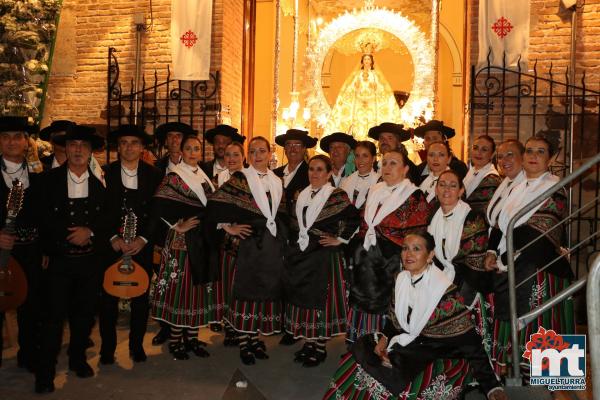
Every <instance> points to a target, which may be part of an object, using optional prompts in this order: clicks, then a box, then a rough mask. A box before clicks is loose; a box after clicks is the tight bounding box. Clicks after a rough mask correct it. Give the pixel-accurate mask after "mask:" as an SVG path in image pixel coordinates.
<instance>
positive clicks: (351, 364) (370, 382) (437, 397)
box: [323, 353, 471, 400]
mask: <svg viewBox="0 0 600 400" xmlns="http://www.w3.org/2000/svg"><path fill="white" fill-rule="evenodd" d="M470 381H471V377H470V374H469V363H468V362H466V361H465V360H436V361H434V362H432V363H430V364H428V365H427V367H426V368H425V370H424V371H422V372H421V373H419V374H418V375H417V376H416V377H415V378H414V379H413V380H412V381H411V383H410V384H409V385H408V386H407V388H406V390H404V391H403V392H402V393H401V394H400V395H399V396H394V395H393V394H392V393H390V392H389V391H388V390H387V389H386V388H385V387H384V386H383V385H382V384H381V383H379V382H378V381H377V380H376V379H374V378H373V377H372V376H371V375H369V374H368V373H367V372H366V371H365V370H364V369H363V368H362V367H361V366H360V365H359V364H358V363H357V362H356V360H355V359H354V356H353V355H352V354H351V353H348V354H346V355H345V356H344V357H343V358H342V360H341V362H340V365H339V367H338V369H337V371H336V372H335V374H334V375H333V378H332V379H331V383H330V386H329V390H328V391H327V393H325V396H324V397H323V399H324V400H330V399H331V400H333V399H336V400H363V399H377V400H417V399H419V400H420V399H431V400H441V399H444V400H450V399H458V398H460V396H461V393H462V391H463V388H464V386H465V385H466V384H467V383H468V382H470Z"/></svg>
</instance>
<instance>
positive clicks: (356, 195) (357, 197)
mask: <svg viewBox="0 0 600 400" xmlns="http://www.w3.org/2000/svg"><path fill="white" fill-rule="evenodd" d="M376 157H377V148H376V147H375V145H374V144H373V142H369V141H368V140H364V141H361V142H357V143H356V146H355V147H354V164H355V165H356V171H354V172H353V173H352V174H351V175H350V176H349V177H347V178H345V179H344V180H342V183H341V185H340V187H341V188H342V189H344V190H345V191H346V194H348V197H349V198H350V202H352V204H354V207H356V208H357V209H359V210H360V209H361V207H362V206H363V204H365V201H366V200H367V195H368V194H369V189H371V187H373V185H375V184H376V183H377V182H378V181H379V179H380V178H381V176H380V175H379V173H378V172H377V171H375V170H374V169H373V164H374V163H375V159H376Z"/></svg>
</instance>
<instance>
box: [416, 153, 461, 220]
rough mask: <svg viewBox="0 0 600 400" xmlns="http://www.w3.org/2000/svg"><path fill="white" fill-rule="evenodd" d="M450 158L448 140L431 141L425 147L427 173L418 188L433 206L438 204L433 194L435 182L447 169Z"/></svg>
mask: <svg viewBox="0 0 600 400" xmlns="http://www.w3.org/2000/svg"><path fill="white" fill-rule="evenodd" d="M451 159H452V153H451V152H450V145H449V144H448V142H433V143H431V144H430V145H429V147H428V148H427V167H428V168H429V175H427V177H426V178H425V179H424V180H423V182H421V184H420V185H419V189H421V191H422V192H423V193H424V194H425V196H426V197H427V202H428V203H429V204H431V205H432V206H433V207H435V208H437V206H438V205H439V203H438V200H437V197H436V195H435V187H436V183H437V182H438V179H439V178H440V174H441V173H442V172H444V171H446V170H448V169H449V166H448V165H449V163H450V160H451ZM461 181H462V180H461Z"/></svg>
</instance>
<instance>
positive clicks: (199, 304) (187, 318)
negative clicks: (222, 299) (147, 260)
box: [151, 230, 217, 328]
mask: <svg viewBox="0 0 600 400" xmlns="http://www.w3.org/2000/svg"><path fill="white" fill-rule="evenodd" d="M214 286H215V285H214V284H212V283H209V284H206V285H199V286H196V285H194V283H193V282H192V274H191V271H190V266H189V261H188V257H187V248H186V245H185V235H184V234H180V233H177V232H175V231H174V230H171V231H169V234H168V235H167V240H166V242H165V247H164V248H163V250H162V254H161V262H160V269H159V272H158V275H157V278H156V280H155V286H154V290H153V296H152V300H151V306H152V311H151V315H152V318H154V319H156V320H159V321H164V322H166V323H168V324H170V325H174V326H179V327H187V328H197V327H201V326H206V325H208V324H209V323H211V322H216V321H217V319H216V309H217V298H216V291H215V290H214Z"/></svg>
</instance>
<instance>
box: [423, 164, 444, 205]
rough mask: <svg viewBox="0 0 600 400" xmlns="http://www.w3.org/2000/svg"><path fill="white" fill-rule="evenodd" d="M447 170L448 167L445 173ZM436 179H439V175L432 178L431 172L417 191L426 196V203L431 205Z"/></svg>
mask: <svg viewBox="0 0 600 400" xmlns="http://www.w3.org/2000/svg"><path fill="white" fill-rule="evenodd" d="M449 169H450V167H446V171H447V170H449ZM440 174H441V172H440ZM438 179H440V176H439V175H438V176H434V175H433V172H430V173H429V175H427V178H425V180H424V181H423V182H421V184H420V185H419V189H421V191H422V192H423V193H425V196H427V202H428V203H431V201H432V200H433V199H434V198H435V187H436V184H437V181H438Z"/></svg>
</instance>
